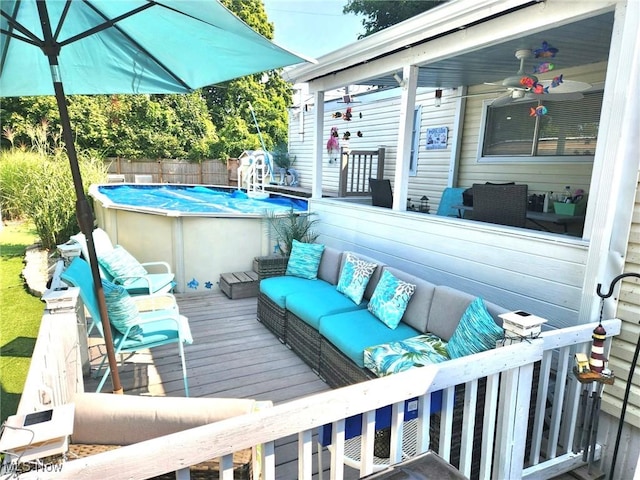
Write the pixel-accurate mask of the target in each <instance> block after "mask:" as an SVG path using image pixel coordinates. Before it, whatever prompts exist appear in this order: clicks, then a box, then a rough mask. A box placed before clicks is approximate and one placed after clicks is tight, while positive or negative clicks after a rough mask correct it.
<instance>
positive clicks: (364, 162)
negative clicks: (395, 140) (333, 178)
mask: <svg viewBox="0 0 640 480" xmlns="http://www.w3.org/2000/svg"><path fill="white" fill-rule="evenodd" d="M384 153H385V149H384V148H378V149H377V150H349V149H346V148H343V149H342V151H341V158H342V160H341V165H340V183H339V185H338V196H339V197H349V196H361V195H364V196H366V195H370V192H369V178H376V179H382V178H383V176H384Z"/></svg>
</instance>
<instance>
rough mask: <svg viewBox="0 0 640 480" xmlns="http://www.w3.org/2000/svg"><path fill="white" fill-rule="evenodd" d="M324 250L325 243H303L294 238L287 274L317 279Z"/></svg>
mask: <svg viewBox="0 0 640 480" xmlns="http://www.w3.org/2000/svg"><path fill="white" fill-rule="evenodd" d="M323 251H324V245H321V244H319V243H303V242H299V241H298V240H294V241H293V245H292V247H291V255H290V256H289V262H288V263H287V271H286V272H285V275H293V276H294V277H301V278H306V279H309V280H315V279H316V278H318V267H320V259H321V258H322V252H323Z"/></svg>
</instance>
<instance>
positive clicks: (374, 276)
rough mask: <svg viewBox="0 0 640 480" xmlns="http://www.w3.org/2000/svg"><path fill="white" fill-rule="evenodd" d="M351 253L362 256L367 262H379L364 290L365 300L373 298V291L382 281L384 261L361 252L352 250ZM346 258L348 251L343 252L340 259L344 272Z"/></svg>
mask: <svg viewBox="0 0 640 480" xmlns="http://www.w3.org/2000/svg"><path fill="white" fill-rule="evenodd" d="M351 253H353V254H354V255H355V256H356V257H358V258H361V259H362V260H364V261H366V262H372V263H376V264H378V267H377V268H376V271H375V272H373V274H372V275H371V278H370V279H369V283H367V288H366V290H365V291H364V297H363V298H364V300H371V295H373V292H374V291H375V289H376V285H378V282H379V281H380V275H382V268H383V267H384V263H380V261H379V260H376V259H375V258H371V257H367V256H366V255H363V254H361V253H356V252H351ZM346 258H347V251H345V252H343V254H342V258H341V259H340V272H342V267H343V266H344V262H345V260H346ZM339 278H340V275H338V279H339ZM337 283H338V282H336V284H337Z"/></svg>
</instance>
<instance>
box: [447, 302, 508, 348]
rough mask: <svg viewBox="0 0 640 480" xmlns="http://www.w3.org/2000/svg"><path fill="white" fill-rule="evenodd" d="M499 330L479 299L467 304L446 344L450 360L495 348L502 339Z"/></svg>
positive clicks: (502, 332)
mask: <svg viewBox="0 0 640 480" xmlns="http://www.w3.org/2000/svg"><path fill="white" fill-rule="evenodd" d="M503 335H504V330H502V328H500V327H499V326H498V325H497V324H496V322H495V320H494V319H493V317H492V316H491V314H490V313H489V312H488V311H487V307H486V306H485V304H484V302H483V301H482V299H481V298H480V297H478V298H476V299H475V300H474V301H473V302H471V303H470V304H469V306H468V307H467V309H466V310H465V312H464V313H463V314H462V318H461V319H460V323H459V324H458V326H457V327H456V329H455V330H454V332H453V335H452V336H451V338H450V339H449V343H447V353H448V354H449V357H450V358H460V357H464V356H466V355H473V354H474V353H480V352H484V351H485V350H489V349H491V348H495V346H496V342H497V341H498V340H500V339H501V338H502V336H503Z"/></svg>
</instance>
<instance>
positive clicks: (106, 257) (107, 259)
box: [98, 245, 149, 286]
mask: <svg viewBox="0 0 640 480" xmlns="http://www.w3.org/2000/svg"><path fill="white" fill-rule="evenodd" d="M98 263H99V264H100V266H101V267H102V268H104V269H105V270H106V271H107V272H109V275H111V276H112V277H113V278H114V279H119V278H122V277H137V278H139V277H144V276H145V275H147V274H148V273H149V272H147V270H146V269H145V268H144V267H143V266H142V265H141V264H140V262H138V260H136V259H135V258H134V256H133V255H131V254H130V253H129V252H128V251H127V250H125V249H124V247H122V246H120V245H116V246H115V247H114V249H113V250H111V251H110V252H107V253H104V254H102V255H100V257H98ZM116 281H117V282H118V283H121V284H122V285H125V286H126V285H130V284H131V283H133V282H135V281H136V279H135V278H130V279H128V280H122V281H120V280H116Z"/></svg>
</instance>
